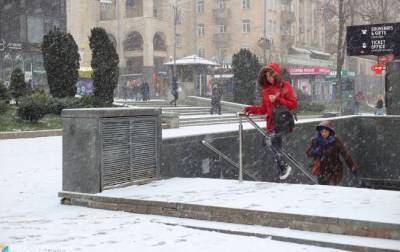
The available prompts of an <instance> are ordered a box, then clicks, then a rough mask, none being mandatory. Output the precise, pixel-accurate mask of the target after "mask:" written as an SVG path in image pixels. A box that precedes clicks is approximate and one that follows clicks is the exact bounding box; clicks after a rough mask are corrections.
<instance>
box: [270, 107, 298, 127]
mask: <svg viewBox="0 0 400 252" xmlns="http://www.w3.org/2000/svg"><path fill="white" fill-rule="evenodd" d="M272 121H273V123H274V130H275V132H276V133H281V132H284V133H288V132H292V131H293V128H294V116H293V114H292V112H291V111H290V110H289V109H288V108H287V107H286V106H283V105H281V106H279V107H277V108H273V110H272Z"/></svg>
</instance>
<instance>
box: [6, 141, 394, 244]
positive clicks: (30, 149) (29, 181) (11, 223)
mask: <svg viewBox="0 0 400 252" xmlns="http://www.w3.org/2000/svg"><path fill="white" fill-rule="evenodd" d="M61 151H62V144H61V137H47V138H33V139H15V140H0V172H1V176H0V243H3V244H7V245H8V246H9V248H10V251H30V252H31V251H172V250H173V251H195V252H196V251H221V250H222V251H225V250H226V251H315V252H317V251H318V252H319V251H321V252H324V251H338V250H333V249H327V248H321V247H315V246H308V245H299V244H293V243H287V242H279V241H274V240H271V239H265V238H264V239H263V238H256V237H248V236H240V235H230V234H223V233H219V232H211V231H203V230H197V229H192V228H187V227H184V226H182V225H189V226H201V227H207V228H215V229H228V230H242V231H243V230H248V231H249V232H255V229H257V232H261V233H268V234H274V233H277V232H281V233H282V230H281V229H274V228H267V227H258V226H246V225H236V224H226V223H225V224H224V223H214V222H208V221H196V220H185V219H177V218H169V217H162V216H151V215H138V214H131V213H124V212H116V211H106V210H98V209H90V208H84V207H77V206H66V205H61V204H60V203H59V198H58V197H57V193H58V192H59V191H61V167H62V165H61V159H62V155H61V154H62V152H61ZM196 180H197V179H195V180H194V181H196ZM172 181H173V180H172ZM182 181H183V180H182ZM198 181H200V180H198ZM169 182H171V180H170V181H169ZM216 182H217V180H210V181H209V183H210V184H209V185H205V184H204V183H203V187H204V190H203V191H200V190H196V191H193V190H191V191H190V189H187V190H188V193H187V194H186V196H185V195H184V196H183V197H184V198H185V197H186V198H187V200H190V199H197V200H198V201H199V202H200V201H206V200H207V198H208V200H212V201H214V202H219V201H221V200H225V198H226V195H218V194H217V193H218V190H217V189H218V187H220V186H218V185H217V183H216ZM218 182H221V184H220V185H221V186H226V185H227V184H226V183H228V184H229V183H230V184H231V185H232V184H238V182H236V181H222V180H221V181H218ZM156 183H159V184H158V186H162V185H163V184H165V183H168V180H166V181H160V182H156ZM194 184H196V182H194ZM242 185H243V187H242V188H241V189H240V190H238V191H237V193H236V197H235V196H232V198H231V199H230V200H231V202H232V200H234V201H236V202H238V204H242V205H247V204H248V201H247V200H246V199H245V198H244V197H243V196H244V193H246V192H248V193H249V192H250V190H254V187H253V186H255V188H258V189H260V190H262V191H264V192H267V191H268V190H271V189H274V190H275V189H278V190H277V191H276V194H278V195H276V196H279V190H284V189H285V185H277V184H268V183H257V182H246V183H244V184H242ZM182 187H183V185H182V184H181V183H180V182H179V180H178V179H176V186H174V187H173V188H171V189H170V191H165V192H163V194H165V195H166V196H167V198H168V197H172V196H173V194H174V191H178V189H182ZM146 188H148V187H146V186H145V187H143V190H137V189H139V188H138V187H136V188H135V190H133V191H132V192H133V193H134V194H135V193H137V192H139V193H140V194H142V196H145V197H161V196H160V192H155V191H152V190H153V189H154V190H155V189H156V187H152V188H153V189H151V188H148V189H146ZM213 188H214V189H213ZM312 188H317V187H313V186H310V188H309V189H310V190H311V189H312ZM330 188H332V193H331V194H327V195H328V197H327V198H329V199H327V200H331V201H332V203H331V206H332V207H333V206H334V201H336V200H340V195H341V193H340V192H342V196H344V195H343V194H345V193H347V192H348V191H341V190H345V189H344V188H336V189H337V191H338V192H337V193H335V192H334V191H335V190H334V187H330ZM233 189H234V188H233ZM124 190H129V189H120V190H117V191H114V192H112V191H108V192H107V193H111V194H114V193H115V194H121V193H126V191H124ZM185 190H186V189H185ZM210 190H211V191H210ZM212 190H215V191H212ZM307 190H308V189H307ZM326 191H327V192H328V191H330V189H329V190H326ZM132 192H130V191H129V193H132ZM368 192H370V193H371V194H370V196H371V197H370V199H369V200H367V199H365V202H364V203H365V204H364V205H361V208H364V207H365V208H368V207H372V208H371V209H370V210H371V212H373V211H377V210H379V209H380V210H381V211H382V212H381V215H382V216H389V217H382V218H383V219H382V221H386V220H387V219H385V218H389V220H391V222H393V223H398V220H399V215H397V217H395V216H393V214H394V215H396V213H397V214H398V213H399V212H398V209H399V205H400V204H398V200H399V196H397V198H396V196H395V197H394V198H393V200H394V202H393V204H392V207H390V206H387V205H385V204H386V203H385V200H386V199H387V196H385V195H386V193H387V194H390V195H391V193H392V192H383V191H377V192H376V194H373V191H371V190H368ZM379 192H381V193H382V194H380V193H379ZM107 193H106V194H107ZM297 193H298V192H297ZM313 193H315V194H318V193H316V192H313ZM206 195H208V196H207V198H206ZM282 195H283V197H284V198H287V197H290V195H288V194H282ZM380 195H382V197H383V199H382V201H379V197H381V196H380ZM397 195H398V194H397ZM181 196H182V195H181ZM257 196H259V197H271V195H257ZM311 196H312V195H310V197H311ZM357 197H360V198H362V197H363V196H354V198H357ZM390 197H392V196H390ZM377 201H378V202H381V203H382V206H378V205H374V204H371V202H377ZM240 202H242V203H240ZM298 204H302V203H300V202H298ZM307 204H308V203H305V205H306V206H307ZM321 204H322V203H321ZM321 204H316V205H315V206H314V208H319V207H321ZM252 207H256V206H252ZM278 207H279V206H278ZM280 207H281V210H284V207H283V205H282V204H281V206H280ZM293 207H295V206H293ZM309 207H310V208H311V206H309ZM343 211H344V210H343ZM353 211H358V209H355V210H353ZM360 211H362V209H361V210H360ZM169 224H174V226H171V225H169ZM284 232H285V233H286V235H291V236H292V237H293V236H294V237H299V238H304V237H308V239H310V237H311V238H313V237H314V236H315V238H318V239H322V240H324V239H325V240H326V239H328V237H327V236H328V235H327V234H320V235H316V234H315V233H314V234H310V233H308V234H307V232H301V231H293V230H285V231H284ZM337 237H339V236H330V238H329V239H331V240H332V239H333V240H339V239H342V240H343V241H345V240H347V241H348V242H349V243H351V242H352V241H353V243H354V244H357V243H363V242H364V243H367V244H372V243H375V244H380V245H382V242H383V241H381V240H379V239H368V238H352V237H348V236H341V238H337ZM306 239H307V238H306ZM389 243H390V244H389ZM397 245H398V243H396V241H388V244H387V247H390V248H396V246H397ZM397 247H400V246H397Z"/></svg>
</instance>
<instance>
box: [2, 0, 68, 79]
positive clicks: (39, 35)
mask: <svg viewBox="0 0 400 252" xmlns="http://www.w3.org/2000/svg"><path fill="white" fill-rule="evenodd" d="M54 26H57V27H59V28H60V29H61V30H62V31H65V30H66V12H65V0H34V1H33V0H30V1H29V0H0V80H2V81H4V82H5V84H6V85H9V81H10V77H11V73H12V71H13V69H15V68H17V67H18V68H20V69H21V70H22V71H23V72H24V73H25V80H26V82H28V83H30V84H31V85H32V87H35V86H37V85H43V86H45V85H46V83H47V80H46V74H45V71H44V67H43V57H42V53H41V48H40V45H41V43H42V41H43V36H44V35H45V34H46V33H47V32H48V31H49V30H50V29H51V28H52V27H54Z"/></svg>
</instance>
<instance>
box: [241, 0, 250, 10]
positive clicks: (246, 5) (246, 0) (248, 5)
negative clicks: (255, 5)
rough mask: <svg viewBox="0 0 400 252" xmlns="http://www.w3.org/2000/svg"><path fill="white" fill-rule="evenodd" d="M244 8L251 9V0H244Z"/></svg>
mask: <svg viewBox="0 0 400 252" xmlns="http://www.w3.org/2000/svg"><path fill="white" fill-rule="evenodd" d="M242 9H250V0H242Z"/></svg>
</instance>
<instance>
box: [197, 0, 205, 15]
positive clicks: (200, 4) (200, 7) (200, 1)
mask: <svg viewBox="0 0 400 252" xmlns="http://www.w3.org/2000/svg"><path fill="white" fill-rule="evenodd" d="M196 12H197V14H203V13H204V0H197V3H196Z"/></svg>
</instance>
